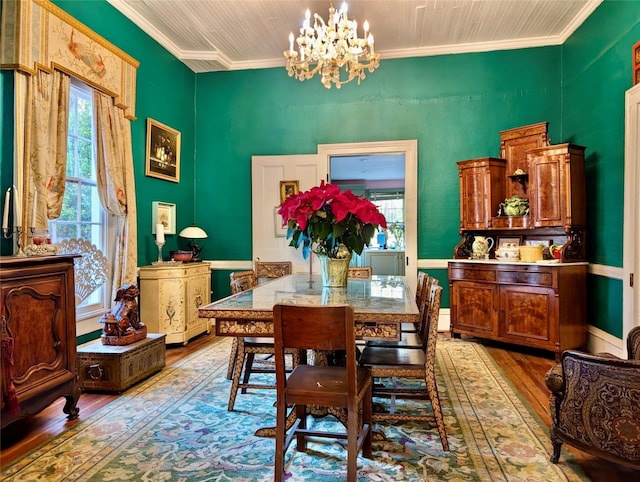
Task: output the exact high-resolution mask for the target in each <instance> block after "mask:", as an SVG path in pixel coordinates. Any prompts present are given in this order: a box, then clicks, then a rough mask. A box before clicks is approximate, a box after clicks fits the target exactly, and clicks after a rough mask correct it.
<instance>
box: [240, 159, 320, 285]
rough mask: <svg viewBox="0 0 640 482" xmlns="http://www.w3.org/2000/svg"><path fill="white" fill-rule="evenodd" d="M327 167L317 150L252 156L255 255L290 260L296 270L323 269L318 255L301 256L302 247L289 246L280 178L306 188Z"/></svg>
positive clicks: (266, 258)
mask: <svg viewBox="0 0 640 482" xmlns="http://www.w3.org/2000/svg"><path fill="white" fill-rule="evenodd" d="M327 170H328V167H327V165H326V163H324V162H320V160H319V157H318V156H317V155H315V154H304V155H303V154H296V155H289V156H253V157H252V158H251V193H252V200H251V207H252V214H251V222H252V233H253V235H252V238H253V239H252V244H253V259H254V260H256V259H258V258H259V259H260V260H262V261H291V262H292V263H293V272H294V273H306V272H309V262H310V261H312V262H313V272H315V273H319V272H320V265H319V264H318V261H317V259H315V256H311V260H305V259H304V258H303V257H302V250H301V249H294V248H292V247H291V246H289V240H288V239H286V236H285V233H286V230H284V229H283V228H282V226H281V223H282V217H281V216H280V215H279V214H277V207H278V206H279V205H280V181H294V180H296V181H298V182H299V188H300V190H301V191H306V190H308V189H310V188H312V187H313V186H316V185H318V184H320V181H321V180H323V179H324V180H326V179H327Z"/></svg>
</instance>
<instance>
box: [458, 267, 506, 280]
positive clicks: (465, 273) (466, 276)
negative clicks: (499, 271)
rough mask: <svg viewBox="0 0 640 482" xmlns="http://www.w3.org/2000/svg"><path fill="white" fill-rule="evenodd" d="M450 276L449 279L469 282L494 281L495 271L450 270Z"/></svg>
mask: <svg viewBox="0 0 640 482" xmlns="http://www.w3.org/2000/svg"><path fill="white" fill-rule="evenodd" d="M450 276H451V279H462V280H471V281H496V272H495V270H484V269H473V268H451V270H450Z"/></svg>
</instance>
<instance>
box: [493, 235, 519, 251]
mask: <svg viewBox="0 0 640 482" xmlns="http://www.w3.org/2000/svg"><path fill="white" fill-rule="evenodd" d="M521 242H522V239H521V238H520V236H512V237H509V238H498V248H517V247H518V246H520V243H521Z"/></svg>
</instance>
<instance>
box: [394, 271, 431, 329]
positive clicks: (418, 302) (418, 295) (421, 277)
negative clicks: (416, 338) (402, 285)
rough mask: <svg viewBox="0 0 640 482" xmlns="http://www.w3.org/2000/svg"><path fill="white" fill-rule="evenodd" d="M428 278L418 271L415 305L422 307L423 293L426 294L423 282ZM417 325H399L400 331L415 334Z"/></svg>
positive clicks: (425, 274)
mask: <svg viewBox="0 0 640 482" xmlns="http://www.w3.org/2000/svg"><path fill="white" fill-rule="evenodd" d="M427 278H430V276H429V275H428V274H427V273H426V272H424V271H418V281H417V283H416V305H418V307H420V306H422V304H423V303H424V299H425V296H426V295H425V293H426V292H427V290H426V286H425V281H426V280H427ZM418 326H419V323H410V322H404V323H401V324H400V331H401V332H404V333H416V332H417V331H418Z"/></svg>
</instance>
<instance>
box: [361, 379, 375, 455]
mask: <svg viewBox="0 0 640 482" xmlns="http://www.w3.org/2000/svg"><path fill="white" fill-rule="evenodd" d="M372 392H373V384H372V386H370V387H369V389H368V390H367V393H366V394H365V395H364V398H363V399H362V424H363V425H365V424H366V425H369V430H367V433H366V435H365V438H364V442H363V443H362V456H363V457H364V458H367V459H372V458H373V453H372V451H371V442H372V440H373V434H372V432H373V406H372V405H373V401H372V398H373V397H372Z"/></svg>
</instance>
